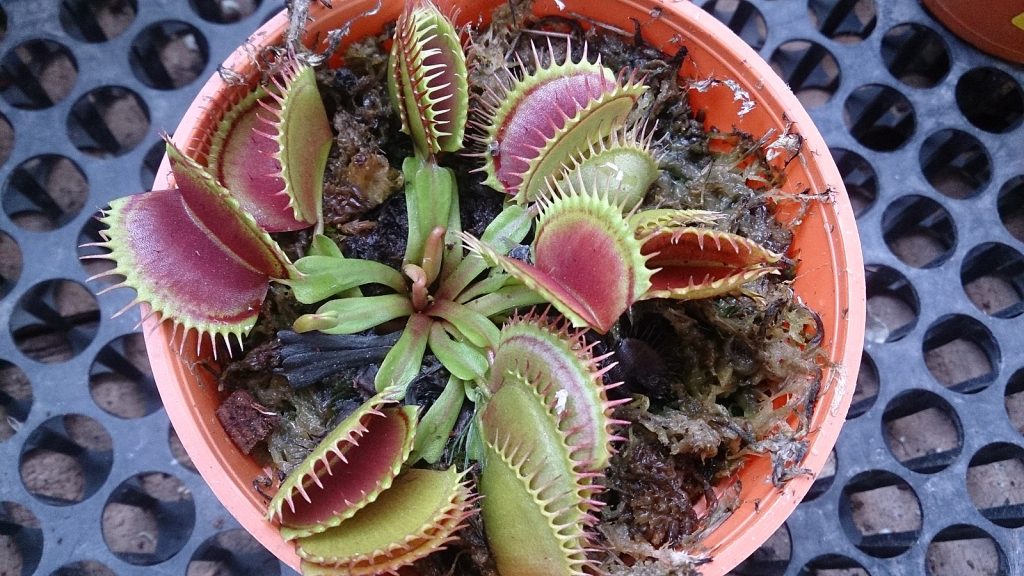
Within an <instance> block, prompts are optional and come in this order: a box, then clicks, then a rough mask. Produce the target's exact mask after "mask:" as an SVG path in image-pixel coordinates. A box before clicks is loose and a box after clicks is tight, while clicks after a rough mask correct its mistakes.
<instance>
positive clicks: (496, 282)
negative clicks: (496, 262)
mask: <svg viewBox="0 0 1024 576" xmlns="http://www.w3.org/2000/svg"><path fill="white" fill-rule="evenodd" d="M478 258H479V256H478ZM510 280H512V277H511V276H509V275H508V274H506V273H505V272H502V271H501V270H497V269H494V270H491V273H490V275H488V276H487V277H486V278H481V279H480V280H478V281H477V282H474V283H473V284H471V285H470V286H468V287H467V288H466V289H465V290H463V291H462V292H460V293H459V296H458V297H457V298H456V299H455V301H456V302H458V303H459V304H465V303H467V302H470V301H472V300H473V299H474V298H477V297H480V296H484V295H486V294H491V293H493V292H496V291H498V290H500V289H501V287H502V286H504V285H505V283H506V282H508V281H510Z"/></svg>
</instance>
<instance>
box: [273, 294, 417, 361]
mask: <svg viewBox="0 0 1024 576" xmlns="http://www.w3.org/2000/svg"><path fill="white" fill-rule="evenodd" d="M413 312H414V311H413V309H412V304H411V303H410V302H409V299H408V298H407V297H405V296H403V295H401V294H387V295H385V296H366V297H363V298H339V299H337V300H331V301H330V302H328V303H326V304H324V305H323V306H321V307H320V309H319V310H317V311H316V314H303V315H302V316H300V317H299V318H298V319H297V320H296V321H295V324H294V325H293V326H292V328H293V329H294V330H295V331H296V332H309V331H310V330H319V331H321V332H325V333H327V334H355V333H356V332H362V331H363V330H369V329H370V328H373V327H374V326H379V325H380V324H383V323H385V322H387V321H389V320H394V319H395V318H400V317H402V316H408V315H410V314H412V313H413ZM399 343H401V341H399ZM392 352H393V350H392Z"/></svg>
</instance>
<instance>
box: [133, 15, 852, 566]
mask: <svg viewBox="0 0 1024 576" xmlns="http://www.w3.org/2000/svg"><path fill="white" fill-rule="evenodd" d="M555 1H556V0H540V1H538V2H536V3H535V11H536V12H544V13H556V10H557V8H556V7H555V4H554V2H555ZM571 2H572V0H565V3H566V4H571ZM617 3H619V4H626V5H630V6H632V7H635V8H637V9H643V10H644V11H645V12H646V11H648V10H650V8H649V7H648V4H651V3H652V0H617ZM658 7H659V8H660V9H661V10H662V13H661V15H660V18H661V19H667V21H669V22H672V23H674V24H675V25H676V29H677V30H679V32H680V33H685V34H686V37H685V42H686V45H688V46H693V45H695V44H700V45H701V46H703V47H704V48H705V50H706V51H708V52H710V51H712V50H715V49H716V47H715V46H714V45H721V46H727V48H728V50H731V51H732V52H733V53H734V57H735V58H734V60H733V61H731V66H730V67H729V68H730V69H729V71H728V72H727V73H725V74H723V73H721V72H720V71H719V70H714V71H713V72H714V75H715V76H716V77H722V76H724V77H728V78H756V79H757V82H756V84H757V86H758V87H759V89H760V91H761V92H760V93H758V94H757V98H756V99H757V100H758V101H762V102H763V101H764V100H765V99H766V98H770V99H774V100H776V101H777V102H778V104H781V108H780V109H777V110H776V109H772V110H769V113H771V114H772V116H773V118H774V120H775V121H776V122H777V125H785V123H786V122H787V121H788V122H792V123H793V125H795V126H797V127H798V129H799V133H800V135H801V136H802V137H803V141H804V148H803V154H804V155H805V157H810V158H811V159H812V163H813V164H814V165H815V166H814V167H815V168H816V169H817V173H818V174H819V175H820V177H821V178H820V179H821V181H820V182H817V183H816V184H818V186H817V189H818V190H821V191H825V190H835V191H836V194H835V201H834V203H832V204H831V206H832V209H831V210H828V209H827V208H826V207H824V206H822V209H821V210H820V212H821V218H822V219H823V222H822V224H823V225H825V226H826V230H828V228H827V227H828V226H833V227H834V229H832V230H831V232H829V233H828V234H827V235H826V238H827V239H828V245H827V246H826V247H825V248H827V251H828V253H830V254H831V257H832V264H833V267H832V270H831V272H832V277H833V279H834V286H835V287H836V288H838V289H837V290H836V291H834V292H831V300H828V299H827V298H826V300H825V301H826V302H828V305H829V306H835V310H837V311H842V314H840V315H839V316H837V321H836V322H835V325H834V326H833V330H832V331H831V333H830V335H829V336H827V337H826V338H829V337H830V338H831V343H832V346H831V355H830V358H829V361H830V362H831V363H832V364H833V366H831V367H826V373H825V376H824V379H823V389H822V392H821V394H820V396H819V401H818V406H816V408H815V411H814V423H815V424H816V427H815V424H812V430H811V431H810V432H809V433H808V439H809V442H808V451H807V455H806V456H805V458H804V460H803V462H802V463H801V464H802V466H804V467H805V468H808V469H810V470H811V471H812V472H811V474H808V475H801V476H798V477H796V478H793V479H791V480H789V481H788V482H787V483H786V484H785V485H784V486H783V488H782V489H781V490H775V489H772V490H770V491H768V489H769V488H771V487H770V480H769V479H765V482H766V483H768V484H769V486H768V487H766V488H765V494H766V496H765V498H763V499H760V498H759V499H749V498H748V499H746V500H744V501H742V502H741V503H740V505H739V507H738V508H737V509H736V510H735V511H733V512H732V515H731V516H730V518H729V519H728V520H727V521H726V522H725V523H723V525H722V526H719V527H718V528H717V529H716V530H715V531H712V533H711V536H712V538H713V537H714V535H715V534H716V533H718V532H719V531H720V530H722V529H723V528H724V527H726V526H729V536H736V537H734V538H731V539H729V540H726V541H723V542H715V543H714V544H713V545H712V547H711V549H710V550H709V552H710V554H711V561H710V562H709V563H707V564H704V565H703V566H701V571H702V573H705V574H708V575H711V574H724V573H726V572H727V571H729V570H730V569H732V568H733V567H735V566H736V565H737V564H739V563H740V562H742V561H743V560H744V559H745V558H747V557H748V556H749V555H750V554H751V553H753V552H754V550H756V549H757V547H758V546H760V545H761V544H762V543H763V542H765V541H766V540H767V539H768V538H769V537H770V536H771V534H772V533H774V532H775V530H776V529H778V527H779V526H780V525H782V523H783V522H784V521H785V520H786V519H787V518H788V517H789V515H790V514H791V513H792V512H793V510H794V509H795V508H796V505H797V504H798V503H799V502H800V501H801V500H802V499H803V497H804V495H805V494H806V493H807V491H808V490H809V489H810V487H811V484H812V483H813V482H814V479H815V478H816V477H817V475H818V474H819V473H820V471H821V469H822V467H823V466H824V464H825V461H826V460H827V458H828V456H829V453H830V452H831V450H832V448H833V447H834V445H835V443H836V440H837V438H838V435H839V431H840V429H841V427H842V424H843V422H844V421H845V415H846V411H847V409H848V408H849V405H850V400H851V398H852V395H853V388H854V383H855V382H856V377H857V372H858V369H859V365H860V356H861V352H862V343H863V337H864V319H865V306H866V300H865V286H864V265H863V259H862V254H861V249H860V240H859V236H858V234H857V226H856V219H855V216H854V213H853V209H852V206H851V204H850V201H849V199H848V197H847V195H846V193H845V188H844V186H843V181H842V178H841V176H840V174H839V171H838V168H837V167H836V165H835V162H834V161H833V160H832V159H831V155H830V153H829V151H828V147H827V145H826V144H825V141H824V139H823V138H822V136H821V134H820V133H819V132H818V130H817V128H816V127H815V126H814V124H813V122H812V121H811V119H810V116H809V115H808V113H807V112H806V111H805V110H804V108H803V107H802V106H801V105H800V103H799V101H798V100H797V99H796V97H795V96H794V95H793V93H792V92H791V91H790V89H789V87H788V86H787V85H786V84H785V83H784V82H783V81H782V79H781V78H779V77H778V76H777V75H776V74H775V73H774V72H773V71H772V69H771V68H770V67H769V65H768V64H767V63H766V62H765V61H764V60H763V59H762V58H761V57H760V56H759V55H758V54H757V53H756V52H755V51H754V50H753V49H751V48H750V47H749V46H748V45H747V44H746V43H745V42H743V41H742V40H741V39H740V38H738V37H737V36H736V35H735V34H734V33H733V32H732V31H731V30H729V29H728V28H727V27H726V26H725V25H724V24H722V23H721V22H719V21H718V20H717V19H715V18H714V17H713V16H711V15H710V14H708V13H706V12H704V11H703V10H702V9H700V8H699V7H697V6H696V5H694V4H692V3H690V2H680V3H672V4H667V5H661V4H658ZM326 12H327V10H326V9H324V8H323V7H322V6H321V5H320V4H319V3H314V4H313V6H312V11H311V15H312V16H313V17H314V18H316V17H317V16H320V15H323V14H324V13H326ZM677 20H678V21H677ZM286 28H287V18H286V16H285V15H284V13H283V12H282V13H279V14H278V15H276V16H274V17H273V18H272V19H271V20H269V21H268V22H267V23H266V24H264V25H263V26H262V27H261V28H260V29H259V30H258V31H257V32H255V33H254V34H253V35H252V36H251V37H250V38H249V40H248V41H247V42H246V44H245V45H243V46H241V47H240V48H239V49H237V50H236V51H235V52H233V53H232V54H231V55H230V56H229V57H228V58H227V59H226V60H225V62H224V65H223V66H224V68H227V69H230V70H235V71H239V72H242V73H243V75H245V76H246V77H249V76H251V72H252V71H253V70H254V62H253V58H252V49H253V46H258V45H267V44H273V43H275V42H277V41H279V40H280V38H281V37H282V36H283V33H284V30H285V29H286ZM734 72H739V74H734ZM247 73H249V74H247ZM229 89H230V87H229V86H228V84H227V83H226V82H225V81H224V80H223V79H222V78H221V76H220V75H219V74H214V75H213V76H212V77H211V78H210V79H209V80H208V81H207V82H206V84H205V85H204V86H203V88H202V90H201V91H200V92H199V95H198V96H197V97H196V99H195V100H194V101H193V102H192V104H191V106H190V107H189V109H188V111H187V112H186V113H185V116H184V118H183V119H182V121H181V123H180V124H179V125H178V127H177V128H176V129H175V131H174V137H173V140H174V142H175V143H176V144H177V145H179V146H182V147H185V148H187V147H190V146H192V145H193V143H194V142H195V136H197V135H201V134H203V133H205V130H203V129H202V123H203V121H204V119H205V118H206V116H207V111H208V109H209V108H210V106H211V105H215V104H216V103H218V102H223V101H224V99H225V92H226V91H229ZM762 93H764V94H767V96H764V97H762V96H761V94H762ZM813 174H814V172H813V171H811V170H810V169H809V175H813ZM170 180H171V176H170V170H169V165H168V161H167V158H166V157H165V158H164V159H163V162H162V163H161V165H160V168H159V170H158V171H157V176H156V179H155V182H154V189H160V188H163V187H166V183H168V182H170ZM804 225H807V223H805V224H804ZM820 249H821V248H820V247H819V250H820ZM838 256H843V257H844V259H843V260H838V259H837V258H838ZM844 288H845V291H844V290H843V289H844ZM816 311H817V310H816ZM146 312H147V311H146V310H143V317H144V318H145V321H144V324H143V325H144V333H145V338H146V346H147V350H148V354H149V358H150V363H151V367H152V370H153V374H154V378H155V379H156V382H157V387H158V389H159V392H160V395H161V397H162V399H163V403H164V406H165V408H166V410H167V415H168V417H169V419H170V421H171V423H172V425H173V426H174V429H175V431H176V432H177V434H178V436H179V439H180V440H181V442H182V445H183V446H184V447H185V450H186V451H187V452H188V454H189V456H190V458H191V459H192V462H193V464H194V465H195V467H196V469H197V470H198V471H199V473H200V474H201V475H202V476H203V478H204V480H206V482H207V484H208V485H209V486H210V488H211V490H212V491H213V492H214V494H215V495H216V497H217V499H218V500H219V501H220V502H221V504H222V505H224V506H225V508H226V509H227V510H228V511H229V512H230V513H231V514H232V516H234V517H235V519H236V520H237V521H238V522H239V523H240V524H241V525H242V527H243V528H245V529H246V530H247V531H248V532H249V533H250V534H252V535H253V536H254V537H255V538H256V539H257V540H258V541H259V542H260V543H261V544H262V545H263V546H265V547H266V548H267V549H268V550H269V551H270V552H271V553H273V554H274V555H275V556H277V557H278V558H279V559H281V560H282V561H284V562H285V563H287V564H288V565H289V566H291V567H292V568H294V569H296V570H297V569H298V567H299V558H298V556H297V555H296V553H295V550H294V547H293V545H292V544H291V543H288V542H285V541H284V540H283V539H282V538H281V537H280V534H279V532H278V530H277V528H276V527H275V526H274V525H272V524H271V523H269V522H267V521H266V520H265V519H264V517H263V515H262V512H259V511H254V510H253V502H254V495H253V493H252V488H251V485H250V481H251V478H250V477H244V478H243V477H242V475H241V474H240V473H239V471H237V470H234V469H231V468H230V467H226V466H224V461H225V458H224V455H223V454H222V453H221V451H220V450H219V449H218V448H217V446H215V445H214V444H213V443H212V442H211V441H210V439H211V438H215V437H218V436H220V437H223V436H224V431H223V428H222V427H221V425H220V423H219V421H218V420H217V418H216V416H215V415H214V414H212V413H209V414H205V415H202V414H200V413H199V410H198V409H197V407H196V400H195V397H194V396H193V394H192V391H191V390H190V389H189V386H191V385H193V384H194V382H193V380H194V378H195V377H194V376H190V374H189V370H188V368H187V367H185V366H184V363H183V362H182V361H181V359H180V358H179V357H178V347H177V346H176V345H172V344H170V342H171V340H170V337H171V330H170V327H169V325H168V323H163V324H162V325H161V323H160V321H159V320H158V319H156V318H153V317H152V316H150V315H148V314H146ZM826 341H828V340H826ZM186 346H195V343H194V340H193V341H192V342H191V343H190V344H186ZM825 399H828V400H829V402H828V406H825V405H824V400H825ZM200 416H202V417H200ZM229 443H230V441H229ZM765 459H766V457H765V456H759V457H758V458H755V459H753V460H752V461H750V462H748V463H746V464H745V467H744V469H746V468H749V467H751V463H752V462H756V461H757V460H765ZM740 474H742V471H741V472H740Z"/></svg>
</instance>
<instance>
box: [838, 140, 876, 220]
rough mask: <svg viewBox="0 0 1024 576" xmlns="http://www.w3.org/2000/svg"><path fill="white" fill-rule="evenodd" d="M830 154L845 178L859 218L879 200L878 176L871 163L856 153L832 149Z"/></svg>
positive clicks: (842, 149) (851, 200) (851, 202)
mask: <svg viewBox="0 0 1024 576" xmlns="http://www.w3.org/2000/svg"><path fill="white" fill-rule="evenodd" d="M830 152H832V159H833V160H835V162H836V166H837V167H838V168H839V174H840V175H841V176H842V177H843V184H844V185H845V186H846V193H847V195H848V196H849V197H850V204H852V205H853V213H854V214H855V215H856V216H857V217H858V218H859V217H860V216H861V215H862V214H864V213H865V212H867V211H868V209H869V208H871V207H872V206H873V205H874V204H875V200H877V199H878V175H877V174H875V169H874V167H872V166H871V163H870V162H868V161H867V160H865V159H864V157H863V156H861V155H860V154H857V153H856V152H851V151H849V150H846V149H845V148H831V149H830Z"/></svg>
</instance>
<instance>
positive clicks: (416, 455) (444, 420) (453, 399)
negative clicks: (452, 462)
mask: <svg viewBox="0 0 1024 576" xmlns="http://www.w3.org/2000/svg"><path fill="white" fill-rule="evenodd" d="M465 399H466V393H465V384H464V383H463V382H462V381H461V380H459V379H458V378H456V377H454V376H453V377H451V378H449V379H448V384H446V385H445V387H444V391H443V392H441V395H440V396H438V398H437V400H435V401H434V404H433V405H431V406H430V409H429V410H427V413H426V414H424V415H423V418H421V419H420V423H419V426H417V428H416V440H415V444H414V445H413V449H412V456H411V457H410V459H409V461H410V462H416V461H417V460H419V459H423V460H425V461H426V462H427V463H428V464H436V463H437V461H438V460H440V459H441V455H442V454H443V453H444V446H445V444H447V443H448V438H449V437H450V436H451V434H452V430H453V429H454V428H455V423H456V422H458V420H459V413H460V412H461V411H462V404H463V403H464V401H465Z"/></svg>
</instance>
